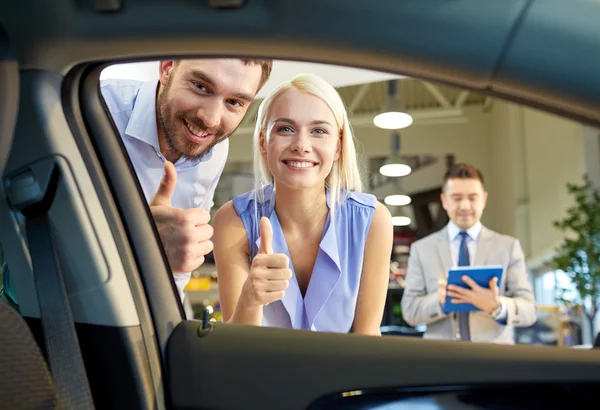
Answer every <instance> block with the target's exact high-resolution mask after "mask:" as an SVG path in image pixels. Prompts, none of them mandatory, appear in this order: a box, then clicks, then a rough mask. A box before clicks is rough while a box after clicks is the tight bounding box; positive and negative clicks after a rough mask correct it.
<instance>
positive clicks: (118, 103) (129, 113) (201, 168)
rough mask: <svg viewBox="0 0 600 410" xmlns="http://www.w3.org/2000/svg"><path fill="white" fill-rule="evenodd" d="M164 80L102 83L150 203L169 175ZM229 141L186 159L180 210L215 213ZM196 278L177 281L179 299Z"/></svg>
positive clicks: (180, 167) (177, 197) (180, 173)
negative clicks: (162, 130)
mask: <svg viewBox="0 0 600 410" xmlns="http://www.w3.org/2000/svg"><path fill="white" fill-rule="evenodd" d="M157 86H158V79H154V80H150V81H147V82H145V83H142V82H141V81H135V80H112V79H111V80H102V81H101V82H100V91H101V93H102V96H103V97H104V100H105V102H106V105H107V106H108V109H109V111H110V113H111V114H112V117H113V121H114V123H115V125H116V126H117V129H118V130H119V134H120V135H121V138H122V139H123V143H124V145H125V148H126V149H127V153H128V154H129V158H130V160H131V163H132V164H133V167H134V169H135V172H136V174H137V177H138V180H139V181H140V185H141V187H142V190H143V191H144V196H145V197H146V201H148V202H150V200H151V199H152V196H153V195H154V193H155V192H156V190H157V189H158V186H159V184H160V181H161V179H162V177H163V174H164V163H165V162H166V158H165V157H164V156H163V155H162V153H161V152H160V145H159V143H158V130H157V128H156V90H157ZM228 152H229V141H228V140H225V141H223V142H221V143H219V144H217V145H215V147H214V148H213V149H212V150H211V151H210V152H208V153H207V154H206V155H205V156H204V157H203V158H202V159H200V160H193V161H190V160H185V159H183V158H180V159H179V160H178V161H177V162H176V163H175V164H174V165H175V169H176V170H177V187H176V188H175V192H174V194H173V197H172V205H173V206H174V207H176V208H182V209H189V208H203V209H206V210H207V211H210V208H211V206H212V200H213V196H214V193H215V188H216V187H217V183H218V182H219V177H220V176H221V173H222V172H223V167H224V166H225V162H226V161H227V154H228ZM190 276H191V272H188V273H183V274H176V275H174V278H175V284H176V285H177V289H178V291H179V296H180V297H181V299H182V300H183V297H184V293H183V289H184V288H185V286H186V285H187V284H188V282H189V280H190Z"/></svg>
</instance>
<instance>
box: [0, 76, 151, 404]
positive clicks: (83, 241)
mask: <svg viewBox="0 0 600 410" xmlns="http://www.w3.org/2000/svg"><path fill="white" fill-rule="evenodd" d="M20 86H21V87H20V98H19V107H18V108H19V113H20V114H19V117H18V120H17V125H16V128H15V133H14V134H15V138H14V141H13V145H12V149H11V153H10V156H9V161H8V164H7V166H6V169H5V173H4V175H3V187H4V189H3V191H2V195H1V198H0V218H1V221H0V224H1V226H2V227H3V229H2V230H1V231H0V232H1V236H0V238H1V241H2V246H3V248H4V250H5V256H6V262H7V264H8V266H9V267H10V272H11V281H12V283H13V286H14V289H15V292H16V296H17V299H18V305H19V311H20V313H21V314H22V315H23V317H24V318H25V320H26V321H27V322H28V323H29V325H30V327H31V329H32V331H33V333H34V334H35V335H36V337H37V340H38V343H39V345H40V346H44V336H45V335H44V331H47V328H46V326H42V323H41V322H40V305H41V300H42V299H39V298H38V293H42V294H43V293H45V292H50V290H49V288H44V289H36V288H37V287H36V283H37V281H36V280H34V271H35V270H38V267H39V265H38V266H36V262H35V260H33V265H32V259H34V257H33V256H34V249H33V248H32V245H33V240H34V239H37V240H39V239H40V238H28V234H31V233H30V231H29V230H28V229H27V223H25V222H26V220H27V218H25V217H24V215H23V213H22V212H21V211H22V209H21V207H20V206H19V203H20V201H21V200H22V199H25V200H27V195H28V194H31V193H32V192H33V193H35V192H36V191H38V193H41V194H42V195H43V193H44V192H46V186H52V187H53V188H52V192H53V198H52V199H53V200H52V201H51V202H50V204H51V205H50V207H49V209H48V210H47V215H48V216H47V218H48V227H49V228H50V232H51V236H52V238H53V242H54V247H55V252H56V255H57V261H58V266H60V270H61V272H62V275H63V276H64V282H65V286H66V292H67V294H68V300H69V305H70V307H71V309H72V313H73V319H74V322H75V323H76V329H77V334H78V339H79V344H80V345H81V350H82V355H83V359H84V362H85V367H86V369H87V373H88V379H89V383H90V386H91V389H92V394H93V397H94V401H95V404H96V406H97V407H100V408H103V407H109V408H149V407H155V406H157V404H156V403H161V402H162V400H161V395H162V393H161V391H162V386H161V381H160V376H159V374H160V363H159V362H158V356H157V350H156V339H155V338H154V335H153V327H152V326H151V325H149V319H148V317H149V314H148V313H147V312H144V305H143V304H141V303H139V302H138V303H135V302H134V296H135V295H137V296H136V297H137V298H140V295H141V292H142V291H141V285H140V284H139V279H138V277H137V276H136V275H135V274H134V272H135V268H132V266H134V264H133V263H132V262H131V260H129V261H128V256H127V247H126V246H122V245H121V246H118V245H117V243H116V242H115V240H114V237H113V232H114V229H116V228H115V226H117V225H116V224H115V223H114V221H113V223H111V224H110V225H109V223H108V220H109V219H108V216H107V215H109V214H110V207H109V205H107V204H106V203H103V204H101V202H100V199H99V197H98V195H97V194H96V190H95V189H94V183H93V182H92V180H91V178H90V174H89V173H88V172H87V171H86V165H85V163H84V160H83V157H82V155H81V154H80V150H79V148H78V147H77V145H76V143H75V140H74V139H73V137H72V136H71V132H70V130H69V126H68V124H67V122H66V119H65V116H64V114H63V110H62V104H61V101H62V86H63V77H62V76H60V75H57V74H55V73H51V72H45V71H43V70H26V69H25V70H24V69H21V71H20ZM53 174H54V175H55V176H53ZM25 193H27V195H26V194H25ZM42 240H43V239H42ZM129 258H130V257H129ZM34 268H35V269H34ZM48 268H49V267H48ZM127 268H129V269H130V271H129V274H126V273H125V272H126V269H127ZM36 278H37V275H36ZM136 287H137V290H136ZM54 306H56V304H55V305H54ZM144 315H146V319H145V323H146V325H145V328H144V325H143V322H142V321H141V320H140V318H141V317H143V316H144ZM59 334H60V332H59ZM106 346H110V349H107V348H106ZM46 353H47V354H48V353H49V352H46ZM67 353H68V354H73V355H74V354H76V352H75V351H70V352H67ZM47 359H49V357H47ZM50 363H52V360H50ZM52 370H53V371H54V369H52ZM54 376H55V377H56V375H54ZM159 407H160V406H159Z"/></svg>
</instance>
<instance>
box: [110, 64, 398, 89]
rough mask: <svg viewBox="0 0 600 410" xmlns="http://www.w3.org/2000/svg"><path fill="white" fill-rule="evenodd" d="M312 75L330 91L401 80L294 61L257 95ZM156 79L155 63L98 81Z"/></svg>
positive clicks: (116, 68) (113, 70)
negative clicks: (302, 75) (329, 87)
mask: <svg viewBox="0 0 600 410" xmlns="http://www.w3.org/2000/svg"><path fill="white" fill-rule="evenodd" d="M307 72H308V73H312V74H316V75H318V76H320V77H322V78H323V79H325V80H326V81H328V82H329V83H330V84H331V85H333V86H334V87H343V86H348V85H355V84H363V83H371V82H375V81H384V80H388V79H392V78H401V76H398V75H395V74H388V73H381V72H378V71H371V70H363V69H358V68H350V67H342V66H335V65H330V64H316V63H303V62H296V61H279V60H276V61H275V62H274V63H273V71H272V73H271V78H270V79H269V81H267V83H266V84H265V86H264V87H263V88H262V89H261V90H260V91H259V93H258V94H257V96H256V97H257V98H263V97H264V96H265V95H267V94H268V93H269V92H270V91H271V90H272V89H274V88H275V87H276V86H277V85H278V84H280V83H282V82H283V81H286V80H289V79H290V78H292V77H293V76H294V75H296V74H299V73H307ZM156 77H158V62H156V61H152V62H145V63H129V64H116V65H112V66H110V67H107V68H106V69H104V71H102V74H101V75H100V79H107V78H120V79H132V80H140V81H147V80H150V79H152V78H156Z"/></svg>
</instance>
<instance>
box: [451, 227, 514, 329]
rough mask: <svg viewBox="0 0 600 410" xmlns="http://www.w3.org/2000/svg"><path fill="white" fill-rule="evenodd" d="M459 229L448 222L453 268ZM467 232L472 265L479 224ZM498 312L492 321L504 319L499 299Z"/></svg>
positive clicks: (456, 261)
mask: <svg viewBox="0 0 600 410" xmlns="http://www.w3.org/2000/svg"><path fill="white" fill-rule="evenodd" d="M461 231H462V229H460V228H459V227H458V226H457V225H456V224H455V223H454V222H452V221H450V222H448V227H447V232H448V241H449V242H450V256H451V257H452V264H453V265H454V266H458V254H459V251H460V243H461V241H462V237H461V236H460V232H461ZM466 232H467V239H466V241H467V249H469V265H473V262H474V261H475V254H476V253H477V240H478V239H479V234H480V233H481V222H480V221H477V223H476V224H475V225H473V226H472V227H470V228H469V229H467V230H466ZM500 307H501V308H500V311H499V312H498V314H497V315H496V316H494V319H496V320H503V319H505V318H506V314H507V310H506V304H505V303H504V301H503V300H502V298H500Z"/></svg>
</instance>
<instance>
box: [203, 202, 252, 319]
mask: <svg viewBox="0 0 600 410" xmlns="http://www.w3.org/2000/svg"><path fill="white" fill-rule="evenodd" d="M213 228H214V232H215V233H214V236H213V244H214V250H213V255H214V257H215V263H216V265H217V277H218V281H219V303H220V305H221V313H222V315H223V322H226V323H242V324H253V325H257V326H260V325H261V324H262V306H255V307H250V306H243V305H244V302H243V301H240V295H241V294H242V288H243V287H244V283H245V282H246V279H247V278H248V274H249V273H250V262H249V261H248V258H249V254H250V252H249V249H250V248H249V246H248V237H247V235H246V230H245V229H244V224H243V223H242V220H241V218H240V217H239V215H238V214H237V212H236V211H235V208H234V207H233V203H232V202H231V201H229V202H227V203H226V204H225V205H223V206H222V207H221V208H220V209H219V210H218V211H217V213H216V215H215V219H214V222H213ZM238 302H239V306H238Z"/></svg>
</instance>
